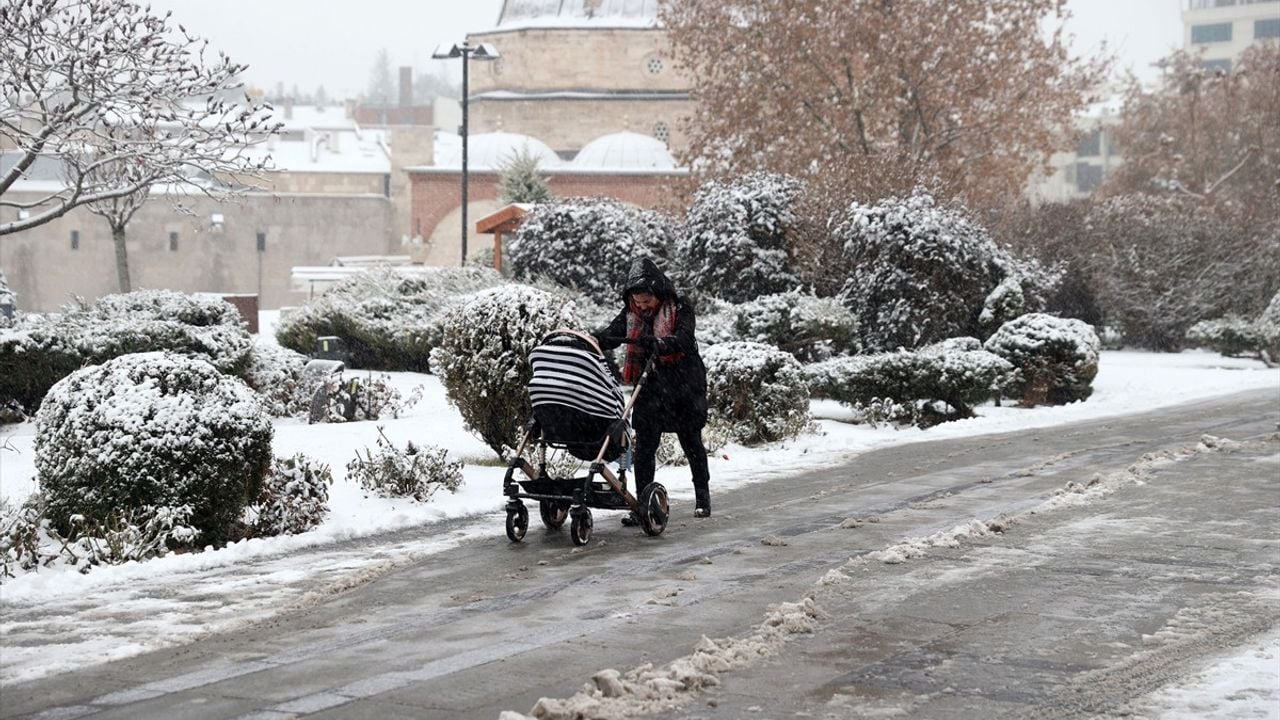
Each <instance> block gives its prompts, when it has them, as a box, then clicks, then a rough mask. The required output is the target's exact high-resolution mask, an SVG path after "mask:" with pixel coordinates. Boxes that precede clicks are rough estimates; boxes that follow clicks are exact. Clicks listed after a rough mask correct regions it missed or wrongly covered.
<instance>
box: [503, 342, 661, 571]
mask: <svg viewBox="0 0 1280 720" xmlns="http://www.w3.org/2000/svg"><path fill="white" fill-rule="evenodd" d="M622 342H624V343H630V342H631V340H630V339H629V338H626V339H622ZM653 362H654V359H653V357H652V356H651V357H650V358H649V361H648V362H647V363H645V366H644V370H643V371H642V372H641V373H640V377H639V379H637V380H636V384H635V387H634V388H633V389H632V391H631V397H629V398H628V399H627V403H626V407H625V408H624V409H623V411H622V417H621V418H620V419H619V420H618V421H617V423H619V424H623V427H627V429H628V430H629V427H628V426H629V423H630V419H631V410H632V408H633V407H634V406H635V402H636V398H637V397H638V396H639V394H640V391H641V390H642V389H643V387H644V382H645V379H646V378H647V377H648V376H649V372H650V370H651V369H652V368H653ZM617 426H618V425H617V424H615V427H617ZM620 435H621V438H622V441H623V442H622V446H623V448H624V452H627V453H630V452H631V451H632V449H633V445H634V443H635V439H634V437H632V435H631V433H630V432H623V433H620ZM614 437H615V433H614V432H613V431H612V429H611V430H610V432H607V433H606V434H605V437H604V440H603V441H601V443H600V450H599V452H597V453H596V457H595V459H594V460H592V461H591V463H590V465H589V466H588V468H587V474H586V475H585V476H583V477H574V478H557V477H552V476H551V475H549V474H548V473H547V447H548V446H550V447H556V446H557V445H556V444H555V443H551V442H548V441H547V440H546V439H545V438H544V436H543V433H542V431H541V429H540V428H539V427H538V426H537V425H536V423H531V424H530V427H529V428H528V429H527V430H526V431H525V433H524V437H523V438H522V439H521V441H520V446H519V447H518V448H517V449H516V452H515V455H514V456H512V459H511V461H510V462H509V463H508V464H507V472H506V474H505V475H504V476H503V479H502V492H503V494H504V495H506V497H507V498H508V500H507V505H506V511H507V526H506V527H507V539H509V540H510V541H511V542H520V541H522V540H523V539H524V536H525V533H526V532H528V530H529V510H528V508H527V507H526V506H525V504H524V502H523V501H524V500H536V501H537V502H538V510H539V514H540V515H541V516H542V523H543V525H545V526H546V527H547V528H548V529H550V530H557V529H559V528H560V527H561V526H563V525H564V521H565V519H566V518H568V519H569V521H570V523H569V535H570V537H571V538H572V539H573V544H574V545H579V546H581V545H586V544H587V543H588V542H591V531H592V527H593V525H594V522H593V521H592V518H591V508H597V509H602V510H631V511H632V512H634V513H635V514H636V517H638V518H639V520H640V527H641V528H642V529H643V530H644V532H645V534H646V535H651V536H652V535H661V534H662V531H663V530H665V529H666V527H667V518H668V517H669V515H670V505H669V503H668V500H667V489H666V488H665V487H663V485H662V484H661V483H658V482H651V483H649V484H648V485H646V486H645V488H644V490H643V491H641V492H640V497H636V496H635V495H632V494H631V492H629V491H628V490H627V479H626V474H627V469H628V468H626V467H624V468H622V469H621V470H620V471H619V472H618V473H617V474H615V473H614V472H613V470H612V469H611V468H610V467H609V465H608V463H607V462H606V461H605V459H604V457H605V454H606V453H607V452H608V450H609V443H610V442H611V441H612V440H613V439H614ZM535 442H536V443H537V444H538V451H537V461H538V466H537V467H536V468H535V467H534V466H533V465H532V464H531V463H530V462H529V461H528V460H525V459H524V457H523V456H524V452H525V448H527V447H529V446H530V444H532V443H535ZM517 470H518V471H520V472H521V473H522V474H523V475H524V478H521V479H517V476H516V471H517ZM597 478H599V479H597Z"/></svg>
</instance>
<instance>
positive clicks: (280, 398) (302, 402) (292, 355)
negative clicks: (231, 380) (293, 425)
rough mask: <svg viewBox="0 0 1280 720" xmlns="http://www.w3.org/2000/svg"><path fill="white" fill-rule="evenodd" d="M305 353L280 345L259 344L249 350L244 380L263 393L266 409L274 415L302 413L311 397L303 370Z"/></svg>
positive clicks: (284, 415) (305, 361)
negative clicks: (305, 383)
mask: <svg viewBox="0 0 1280 720" xmlns="http://www.w3.org/2000/svg"><path fill="white" fill-rule="evenodd" d="M306 365H307V356H306V355H303V354H302V353H299V352H295V351H293V350H290V349H289V348H286V347H281V346H279V345H269V344H267V343H258V344H256V345H254V346H253V350H252V351H251V352H250V353H249V364H248V366H247V367H246V368H245V382H247V383H248V384H249V387H251V388H253V389H254V390H256V391H258V393H259V394H260V395H261V396H262V401H263V405H265V406H266V408H267V412H269V413H271V414H272V415H274V416H276V417H288V416H290V415H298V414H301V413H305V412H306V410H307V405H308V401H309V400H310V397H309V396H308V395H307V393H306V388H305V387H304V379H303V377H302V370H303V368H305V367H306Z"/></svg>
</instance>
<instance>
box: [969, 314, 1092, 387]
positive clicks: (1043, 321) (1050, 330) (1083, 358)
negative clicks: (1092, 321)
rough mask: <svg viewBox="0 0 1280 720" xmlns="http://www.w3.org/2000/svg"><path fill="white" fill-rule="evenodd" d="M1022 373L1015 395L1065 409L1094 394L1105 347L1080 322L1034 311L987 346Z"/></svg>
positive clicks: (998, 333)
mask: <svg viewBox="0 0 1280 720" xmlns="http://www.w3.org/2000/svg"><path fill="white" fill-rule="evenodd" d="M983 347H985V348H986V349H987V350H988V351H990V352H992V353H995V354H996V355H999V356H1000V357H1002V358H1004V359H1005V360H1008V361H1009V362H1010V363H1011V364H1012V365H1013V367H1014V368H1015V369H1016V370H1017V371H1018V372H1017V377H1016V379H1015V380H1014V381H1013V382H1012V383H1010V385H1009V387H1008V389H1009V391H1010V392H1012V393H1013V394H1015V395H1016V396H1018V397H1020V398H1021V400H1022V402H1023V404H1025V405H1040V404H1049V405H1062V404H1065V403H1069V402H1075V401H1076V400H1084V399H1086V398H1088V397H1089V395H1091V394H1092V393H1093V378H1094V377H1096V376H1097V374H1098V353H1099V351H1100V350H1101V347H1102V343H1101V342H1100V341H1099V340H1098V334H1097V333H1095V332H1094V331H1093V328H1092V327H1090V326H1089V325H1088V324H1086V323H1084V322H1083V321H1080V320H1076V319H1074V318H1060V317H1054V316H1053V315H1045V314H1043V313H1029V314H1027V315H1023V316H1021V317H1018V318H1015V319H1013V320H1011V321H1009V322H1007V323H1005V324H1004V325H1001V326H1000V329H999V330H997V331H996V332H995V334H994V335H992V336H991V337H990V338H988V339H987V342H986V343H985V344H984V346H983Z"/></svg>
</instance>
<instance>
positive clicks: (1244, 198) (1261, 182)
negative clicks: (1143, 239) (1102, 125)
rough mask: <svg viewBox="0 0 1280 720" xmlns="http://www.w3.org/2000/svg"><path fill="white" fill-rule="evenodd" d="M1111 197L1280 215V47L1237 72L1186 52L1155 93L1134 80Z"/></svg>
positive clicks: (1258, 52)
mask: <svg viewBox="0 0 1280 720" xmlns="http://www.w3.org/2000/svg"><path fill="white" fill-rule="evenodd" d="M1115 137H1116V144H1117V145H1118V147H1119V149H1120V152H1121V154H1122V155H1123V156H1124V163H1123V164H1122V165H1121V166H1120V167H1119V168H1117V170H1116V172H1115V173H1114V174H1113V175H1112V176H1111V178H1110V179H1109V180H1108V185H1107V187H1106V188H1105V190H1106V191H1107V192H1109V193H1111V194H1126V193H1148V194H1166V195H1178V196H1181V197H1182V198H1183V199H1186V200H1192V201H1195V202H1199V203H1202V204H1229V205H1235V206H1236V209H1237V210H1249V209H1252V211H1253V212H1255V213H1256V212H1264V213H1267V214H1269V215H1271V216H1272V217H1275V216H1276V214H1277V212H1278V211H1280V45H1277V44H1275V43H1257V44H1255V45H1253V46H1252V47H1250V48H1248V49H1247V50H1246V51H1245V52H1244V53H1243V54H1242V55H1241V57H1240V59H1239V61H1238V62H1237V63H1236V66H1235V67H1234V68H1233V69H1232V70H1231V71H1230V72H1227V71H1224V70H1219V69H1213V68H1207V67H1205V66H1203V65H1201V58H1200V56H1199V55H1198V54H1195V53H1191V52H1187V51H1179V52H1177V53H1174V54H1173V55H1171V56H1170V57H1168V58H1166V59H1165V61H1164V74H1163V76H1162V79H1161V83H1160V85H1159V86H1158V87H1157V88H1155V89H1154V90H1148V89H1146V88H1143V87H1142V86H1141V85H1140V84H1139V83H1138V82H1137V81H1136V80H1132V79H1131V80H1130V82H1129V85H1128V89H1127V90H1126V92H1125V103H1124V108H1123V111H1122V113H1121V123H1120V125H1119V127H1117V128H1116V130H1115Z"/></svg>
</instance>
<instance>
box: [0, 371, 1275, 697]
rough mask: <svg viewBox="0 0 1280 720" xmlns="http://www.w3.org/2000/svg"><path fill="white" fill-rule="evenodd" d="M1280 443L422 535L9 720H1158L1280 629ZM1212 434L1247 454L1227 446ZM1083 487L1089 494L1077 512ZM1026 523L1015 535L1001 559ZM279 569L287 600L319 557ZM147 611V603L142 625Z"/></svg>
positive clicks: (1250, 408)
mask: <svg viewBox="0 0 1280 720" xmlns="http://www.w3.org/2000/svg"><path fill="white" fill-rule="evenodd" d="M1278 420H1280V409H1277V407H1276V403H1275V398H1274V397H1272V396H1270V394H1269V393H1256V392H1255V393H1246V394H1241V395H1236V396H1232V397H1228V398H1223V399H1220V400H1215V401H1210V402H1202V403H1197V404H1194V405H1185V406H1181V407H1177V408H1171V409H1165V410H1161V411H1158V412H1153V413H1150V414H1147V415H1140V416H1133V417H1126V418H1113V419H1109V420H1105V421H1094V422H1087V423H1079V424H1075V425H1067V426H1062V427H1058V428H1052V429H1043V430H1031V431H1024V432H1018V433H1011V434H1007V435H995V436H986V437H979V438H969V439H961V440H946V441H936V442H928V443H920V444H916V445H908V446H899V447H893V448H888V449H884V450H878V451H875V452H870V453H867V454H865V455H862V456H860V457H858V458H857V459H856V460H855V461H854V462H853V463H852V464H850V465H848V466H846V467H843V468H837V469H829V470H823V471H819V472H813V473H808V474H804V475H799V476H797V477H796V478H794V480H791V481H787V482H779V481H775V482H769V483H765V484H759V485H753V486H748V487H745V488H742V489H739V490H736V491H733V492H730V493H722V494H720V495H718V496H716V498H715V502H716V515H715V516H714V517H713V518H711V519H709V520H703V521H694V520H692V519H685V518H683V517H677V518H676V519H675V520H674V521H673V522H672V524H671V526H670V527H669V528H668V530H667V532H666V533H665V534H664V535H662V536H660V537H658V538H647V537H645V536H643V535H642V534H641V533H640V532H639V531H638V530H635V529H624V528H621V527H619V526H617V525H616V521H614V520H613V519H612V518H608V517H605V516H601V517H599V518H598V521H597V526H596V535H595V541H593V543H592V544H591V545H589V546H588V547H587V548H585V549H581V550H575V549H574V548H573V546H572V545H571V543H570V542H569V539H568V536H567V533H566V532H556V533H544V532H543V531H542V530H541V529H540V528H538V527H536V526H535V528H534V529H532V530H531V531H530V534H529V537H528V538H527V540H526V542H525V544H524V545H521V546H511V545H509V544H508V543H507V542H506V540H505V539H503V538H502V537H501V532H502V530H501V527H500V524H495V525H494V527H493V528H491V529H490V532H488V533H486V534H484V535H483V536H477V535H476V530H475V528H472V527H468V526H466V525H458V526H456V527H451V528H446V532H449V533H452V534H451V535H450V537H452V538H453V540H452V542H456V547H453V548H451V549H448V550H445V551H443V552H440V553H436V554H432V555H429V556H426V557H425V558H424V559H421V560H420V561H415V560H414V553H413V549H412V548H413V547H414V545H415V543H417V542H422V541H420V540H417V539H415V538H412V537H407V536H405V535H404V534H399V535H396V536H394V537H392V538H390V540H389V541H388V538H381V539H369V540H363V541H358V542H353V543H352V544H351V546H350V547H349V548H346V550H347V551H349V552H351V553H354V554H359V553H362V552H380V553H385V554H386V555H387V557H388V560H387V565H388V566H397V567H395V569H392V570H390V571H387V572H385V574H382V575H380V576H378V577H377V578H376V579H374V580H372V581H371V582H367V583H364V584H360V585H358V586H356V587H354V588H351V589H345V588H344V587H335V588H330V590H332V591H333V594H332V595H324V594H321V595H311V596H309V597H308V598H307V600H306V601H305V602H299V603H298V606H299V609H298V610H297V611H296V612H294V613H291V614H288V615H285V616H282V617H276V618H274V619H269V620H266V621H264V622H262V623H260V624H257V625H255V626H253V627H250V628H248V629H242V630H237V631H233V632H229V633H221V634H216V635H213V636H211V637H206V638H204V639H202V640H200V641H199V642H197V643H195V644H192V645H187V646H184V647H181V648H175V649H170V650H163V651H159V652H153V653H150V654H146V655H141V656H137V657H133V658H129V659H126V660H120V661H116V662H114V663H109V664H106V665H101V666H96V667H92V668H88V669H86V670H84V671H81V672H78V673H68V674H63V675H59V676H55V677H49V678H45V679H41V680H35V681H31V682H28V683H22V684H14V685H9V686H6V687H5V689H4V694H3V700H2V701H0V716H3V717H6V718H8V717H25V716H34V717H46V718H55V717H56V718H75V717H95V718H115V717H119V718H147V717H154V718H287V717H315V718H360V717H370V718H373V717H377V718H434V717H440V718H459V717H468V718H470V717H475V718H498V716H499V714H500V713H501V712H502V711H504V710H511V711H518V712H521V713H528V712H529V711H530V709H531V708H532V707H533V705H534V704H535V702H537V701H538V700H539V699H540V698H543V697H549V698H558V699H561V700H563V701H564V702H552V703H544V707H545V708H550V709H554V708H555V707H556V706H570V705H573V704H575V703H581V702H584V701H585V702H586V703H587V704H588V705H591V703H595V705H593V707H595V708H596V709H597V710H599V711H600V712H602V713H603V714H602V716H610V715H617V714H619V713H623V712H630V711H635V710H641V709H648V710H659V711H661V712H663V713H664V714H665V715H667V716H669V717H681V718H694V717H723V718H735V717H743V716H751V717H761V718H766V717H773V718H781V717H794V716H796V715H797V714H802V715H804V716H812V717H826V716H828V715H832V716H835V717H864V716H867V717H870V716H880V717H884V716H894V715H898V716H903V717H948V718H950V717H961V718H962V717H970V716H971V717H990V716H991V715H992V714H996V715H1000V714H1006V715H1008V716H1010V717H1026V716H1036V717H1074V716H1079V717H1089V716H1094V715H1097V714H1101V713H1109V712H1112V711H1119V710H1120V709H1121V707H1122V705H1123V704H1124V703H1126V702H1130V701H1132V702H1133V703H1137V705H1135V707H1139V708H1141V707H1143V706H1142V705H1141V703H1142V702H1143V701H1142V697H1143V696H1144V695H1145V694H1146V693H1149V692H1151V691H1154V690H1157V689H1158V688H1159V687H1160V686H1161V685H1163V684H1166V683H1168V682H1170V681H1176V680H1177V679H1178V678H1181V677H1183V676H1184V675H1187V674H1190V673H1192V672H1195V671H1196V669H1197V668H1198V667H1200V665H1198V664H1197V663H1202V662H1204V661H1207V660H1208V659H1211V656H1212V655H1213V654H1214V653H1217V652H1220V651H1222V650H1226V649H1229V648H1230V647H1232V646H1235V645H1239V644H1241V643H1246V642H1248V641H1250V640H1251V639H1253V638H1255V637H1256V636H1258V635H1260V634H1262V633H1265V632H1267V631H1268V630H1271V629H1274V628H1275V627H1276V626H1277V618H1278V617H1280V600H1278V598H1280V591H1278V589H1277V577H1278V575H1280V569H1278V564H1277V548H1278V543H1280V537H1278V536H1277V530H1278V527H1280V510H1277V508H1278V507H1280V478H1277V475H1278V474H1280V465H1277V464H1276V462H1275V458H1276V456H1277V454H1280V442H1278V441H1277V440H1276V437H1275V433H1276V430H1277V421H1278ZM1204 434H1210V435H1213V436H1217V437H1221V438H1227V439H1230V440H1232V441H1247V442H1245V444H1243V445H1239V446H1237V445H1235V444H1232V443H1226V444H1224V445H1223V446H1220V447H1218V448H1216V449H1211V448H1205V447H1201V446H1198V443H1199V441H1200V439H1201V436H1202V435H1204ZM1148 453H1158V454H1160V456H1159V457H1155V458H1153V457H1150V456H1147V454H1148ZM1144 456H1145V457H1144ZM1094 478H1097V480H1098V481H1097V482H1096V483H1095V484H1094V485H1093V486H1089V485H1088V483H1089V482H1090V481H1091V479H1094ZM1068 482H1075V483H1077V484H1078V485H1079V488H1078V489H1079V492H1070V493H1067V494H1064V495H1059V496H1055V495H1054V494H1053V493H1054V491H1055V490H1057V489H1060V488H1063V487H1064V486H1065V485H1066V484H1067V483H1068ZM1228 490H1229V491H1228ZM686 509H687V508H686ZM1032 510H1034V511H1035V512H1034V513H1032V512H1031V511H1032ZM1001 515H1004V516H1006V517H1008V516H1017V518H1016V521H1015V522H1013V523H1012V524H1011V525H1009V527H1008V528H1007V530H1006V532H1005V533H1004V534H1001V535H991V534H988V527H989V524H988V523H987V521H989V520H993V519H996V518H998V517H999V516H1001ZM974 519H977V520H979V521H981V522H979V523H976V524H974V523H971V521H973V520H974ZM535 522H536V521H535ZM999 522H1000V523H1003V522H1007V521H1005V520H1001V521H999ZM957 527H959V528H960V529H959V530H952V529H953V528H957ZM929 536H933V539H932V540H928V541H914V542H904V540H907V539H911V538H927V537H929ZM438 541H439V540H438V538H437V539H433V542H438ZM948 545H955V546H956V547H946V546H948ZM397 548H398V549H397ZM325 556H326V558H328V559H327V560H326V562H332V561H333V558H334V552H333V548H332V547H329V548H326V551H325ZM851 558H854V559H853V560H852V561H851ZM259 562H266V561H265V560H264V561H259ZM278 562H280V572H282V573H287V572H288V564H289V562H295V563H306V562H308V557H307V551H306V550H305V549H302V550H299V551H298V552H297V554H296V556H295V557H294V558H292V559H291V560H290V561H288V562H286V561H284V560H279V561H278ZM832 571H835V572H832ZM220 572H221V573H223V574H222V575H221V577H223V579H230V578H234V577H235V573H234V572H227V571H226V570H225V569H224V570H222V571H220ZM820 579H825V580H826V584H819V580H820ZM214 581H216V577H215V578H211V579H210V582H214ZM244 595H245V598H246V601H245V607H244V612H246V613H249V614H250V615H252V613H254V612H255V610H254V605H253V602H252V599H253V595H254V593H253V588H252V587H248V586H247V587H245V590H244ZM806 597H810V598H811V599H812V601H813V602H812V603H811V605H812V604H813V603H816V607H814V612H813V614H815V615H819V616H820V617H818V618H816V620H815V621H814V623H816V624H813V625H812V626H811V625H810V624H809V623H808V622H807V621H806V622H800V623H797V624H796V628H795V629H798V630H808V629H812V631H813V632H812V633H798V634H794V635H788V634H787V633H785V632H781V631H779V632H774V631H773V630H770V631H769V632H765V633H762V631H761V627H762V624H761V623H762V620H764V619H765V617H766V613H767V611H768V609H769V607H770V606H771V605H774V604H776V603H780V602H797V601H801V600H803V599H805V598H806ZM144 600H145V588H143V589H140V591H139V598H138V605H137V607H130V608H118V609H117V611H118V612H119V613H120V616H119V620H120V622H137V621H138V619H139V618H138V615H139V614H140V613H145V602H144ZM193 601H194V600H193ZM793 607H794V606H793ZM818 608H821V610H822V612H818V610H817V609H818ZM97 611H98V612H100V613H103V614H104V617H108V618H109V616H110V612H111V610H110V609H105V608H99V609H97ZM236 611H237V608H235V607H230V608H224V610H223V612H226V613H235V612H236ZM13 612H17V613H24V614H27V615H29V617H18V618H13V617H6V622H8V623H13V624H14V626H16V627H20V628H25V632H26V633H27V635H25V636H23V637H21V638H20V639H21V640H22V642H24V643H25V644H27V645H28V646H29V647H35V646H37V641H38V637H37V636H38V634H39V628H40V627H41V626H42V624H46V625H45V626H48V625H47V624H48V623H54V622H57V620H58V615H60V613H61V611H60V610H57V609H49V608H44V609H41V608H37V607H29V608H17V609H15V610H14V611H13ZM42 613H43V614H42ZM265 615H266V613H265V612H264V616H265ZM801 620H803V618H801ZM64 621H65V618H64ZM765 625H766V626H767V625H768V623H765ZM780 627H782V628H784V629H785V628H786V627H789V623H782V624H781V625H780ZM703 635H706V636H708V637H712V638H736V639H738V640H740V641H741V642H739V643H738V644H737V645H732V647H733V648H734V649H735V652H737V651H741V652H738V653H737V654H736V655H734V656H732V657H729V656H728V649H727V648H730V647H731V644H730V643H721V644H720V645H719V646H718V648H719V650H718V652H720V654H721V655H722V657H712V656H715V655H716V652H711V651H706V650H707V647H706V646H705V645H704V651H705V652H703V653H702V654H701V657H700V660H702V661H706V660H707V658H708V657H711V659H713V660H721V661H723V663H722V665H723V667H722V668H721V669H719V670H715V669H710V670H709V669H708V667H707V666H706V664H705V662H704V665H703V666H702V667H703V673H702V675H701V676H700V677H701V680H699V681H698V682H693V679H694V674H690V673H688V672H687V671H685V670H681V668H687V665H688V663H687V662H686V663H681V662H680V661H681V659H682V658H683V659H685V660H687V659H688V658H690V657H698V654H697V653H695V652H694V649H695V646H698V645H699V639H700V638H701V637H702V636H703ZM10 639H15V638H10ZM752 653H755V655H758V657H751V655H752ZM673 661H676V663H675V665H674V666H672V667H674V668H675V670H672V671H671V672H670V673H668V674H669V675H670V677H673V678H676V679H677V680H678V681H680V683H681V687H688V686H691V685H696V684H700V683H701V684H705V683H707V682H709V678H710V677H711V676H713V675H717V676H718V683H719V685H718V686H717V687H712V688H704V689H701V690H697V691H692V692H689V691H683V690H682V691H680V692H675V693H674V694H673V695H672V694H669V696H670V697H669V698H668V699H663V700H656V701H655V700H653V699H646V698H645V697H643V696H642V695H637V694H635V693H634V692H632V690H633V689H634V688H629V687H626V683H625V682H618V681H616V680H615V681H614V682H612V683H610V678H612V677H613V676H612V675H611V674H608V673H605V674H601V677H602V678H603V679H602V680H600V681H597V683H596V685H598V686H600V687H604V688H607V689H609V688H611V690H609V692H608V693H607V694H613V695H616V697H612V698H606V699H604V700H601V699H599V698H584V697H578V698H573V697H571V696H573V695H574V694H575V692H577V691H578V690H579V689H580V688H581V687H582V685H583V684H584V683H587V682H590V681H591V680H592V678H593V676H595V675H597V674H598V671H600V670H604V669H606V668H614V669H617V670H619V671H623V672H624V673H625V672H626V671H628V670H632V669H633V668H636V667H637V666H641V665H642V664H644V663H653V664H654V665H655V666H656V669H657V670H662V669H663V668H666V667H668V666H669V664H671V663H672V662H673ZM726 668H727V669H726ZM682 673H684V674H682ZM639 674H640V675H643V673H639ZM650 675H652V673H650ZM625 679H626V678H625V676H624V678H623V680H625ZM656 685H661V683H656ZM654 686H655V683H653V682H651V683H650V684H649V687H650V688H652V687H654ZM619 688H621V690H619ZM672 698H673V699H672ZM1157 706H1158V705H1157ZM663 707H665V708H666V709H665V710H663V709H662V708H663ZM1264 717H1265V715H1264Z"/></svg>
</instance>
